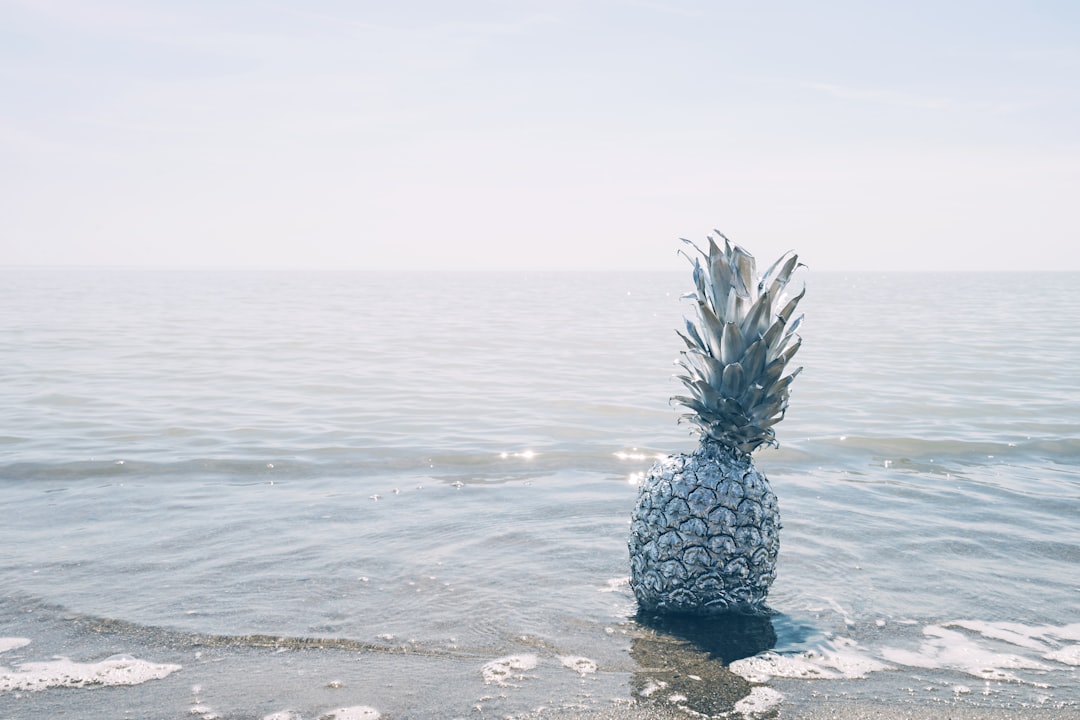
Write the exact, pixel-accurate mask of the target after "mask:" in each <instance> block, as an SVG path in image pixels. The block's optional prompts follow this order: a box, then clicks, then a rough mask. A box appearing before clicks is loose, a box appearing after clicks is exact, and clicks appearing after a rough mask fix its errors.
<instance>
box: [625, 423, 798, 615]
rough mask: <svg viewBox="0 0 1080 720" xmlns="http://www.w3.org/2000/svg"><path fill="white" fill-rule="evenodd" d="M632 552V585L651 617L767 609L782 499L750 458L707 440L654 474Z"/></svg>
mask: <svg viewBox="0 0 1080 720" xmlns="http://www.w3.org/2000/svg"><path fill="white" fill-rule="evenodd" d="M629 550H630V587H631V589H632V590H633V591H634V595H635V596H636V597H637V601H638V604H639V606H640V607H641V609H642V610H644V611H646V612H660V613H684V614H693V615H716V614H721V613H725V612H760V611H763V609H764V603H765V598H766V596H767V595H768V592H769V586H770V585H771V584H772V581H773V579H774V578H775V577H776V557H777V554H778V553H779V550H780V511H779V506H778V504H777V500H776V495H775V494H773V492H772V489H771V488H770V487H769V481H768V479H767V478H766V477H765V475H764V474H763V473H762V472H760V471H759V470H758V469H757V468H755V467H754V464H753V462H752V460H751V457H750V454H749V453H739V452H737V451H735V450H732V449H730V448H724V447H722V446H720V445H719V444H717V443H715V442H711V441H708V440H703V442H702V444H701V445H700V447H699V448H698V449H697V450H696V451H695V452H694V453H691V454H679V455H671V456H668V457H667V458H665V459H664V460H660V461H657V462H656V464H654V465H653V466H652V468H651V469H650V470H649V472H648V474H647V475H646V477H645V480H644V481H643V482H642V484H641V485H640V487H639V488H638V500H637V506H636V507H635V509H634V512H633V514H632V515H631V518H630V540H629Z"/></svg>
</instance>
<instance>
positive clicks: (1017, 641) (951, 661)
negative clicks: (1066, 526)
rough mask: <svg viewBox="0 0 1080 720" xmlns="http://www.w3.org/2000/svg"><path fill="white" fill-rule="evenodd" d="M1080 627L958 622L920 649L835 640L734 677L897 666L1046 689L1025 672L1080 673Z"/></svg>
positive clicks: (833, 675) (755, 662) (837, 673)
mask: <svg viewBox="0 0 1080 720" xmlns="http://www.w3.org/2000/svg"><path fill="white" fill-rule="evenodd" d="M1078 641H1080V623H1073V624H1069V625H1062V626H1053V625H1023V624H1021V623H1010V622H983V621H978V620H957V621H952V622H945V623H941V624H937V625H927V626H926V627H924V628H923V639H922V640H921V642H920V643H919V645H918V647H915V648H903V647H884V648H875V649H873V650H869V649H866V648H862V647H860V646H859V645H858V643H856V642H855V641H854V640H851V639H849V638H835V639H833V640H832V641H831V642H830V643H828V644H827V645H826V646H825V647H823V648H821V649H818V650H811V651H807V652H802V653H795V654H780V653H776V652H765V653H762V654H760V655H757V656H755V657H751V658H745V659H743V660H737V661H735V662H733V663H732V664H731V671H732V672H734V673H736V674H737V675H740V676H742V677H743V678H745V679H746V680H749V681H750V682H755V683H764V682H767V681H768V680H769V679H770V678H774V677H781V678H797V679H803V680H814V679H822V680H836V679H857V678H863V677H866V676H867V675H868V674H870V673H874V672H880V671H882V670H891V669H893V668H894V667H896V666H903V667H909V668H923V669H927V670H953V671H958V672H961V673H964V674H967V675H970V676H973V677H977V678H979V679H981V680H996V681H1003V682H1018V683H1026V684H1029V685H1034V686H1036V687H1046V686H1045V685H1043V681H1042V680H1044V679H1045V678H1042V679H1040V680H1033V679H1031V678H1024V677H1021V675H1020V674H1019V673H1020V671H1031V672H1035V673H1038V674H1039V675H1040V676H1045V675H1046V673H1047V672H1052V671H1054V670H1059V671H1060V670H1062V669H1064V668H1062V666H1068V667H1070V668H1072V667H1080V644H1077V643H1078Z"/></svg>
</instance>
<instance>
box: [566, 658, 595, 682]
mask: <svg viewBox="0 0 1080 720" xmlns="http://www.w3.org/2000/svg"><path fill="white" fill-rule="evenodd" d="M559 662H561V663H562V664H563V667H567V668H570V669H571V670H573V671H574V672H576V673H578V674H579V675H581V677H585V676H586V675H591V674H592V673H594V672H596V663H595V662H593V661H592V660H590V659H589V658H587V657H579V656H576V655H566V656H563V657H560V658H559Z"/></svg>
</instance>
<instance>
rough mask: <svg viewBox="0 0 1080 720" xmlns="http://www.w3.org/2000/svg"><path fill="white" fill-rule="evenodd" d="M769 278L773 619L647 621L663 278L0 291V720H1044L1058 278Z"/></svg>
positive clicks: (61, 279) (1052, 701)
mask: <svg viewBox="0 0 1080 720" xmlns="http://www.w3.org/2000/svg"><path fill="white" fill-rule="evenodd" d="M799 276H802V277H801V278H800V279H801V281H803V282H805V284H806V287H807V295H806V298H805V299H804V301H803V303H802V305H801V310H802V311H803V312H805V314H806V320H805V322H804V324H803V326H802V329H801V335H802V336H803V339H804V342H803V347H802V349H801V350H800V351H799V354H798V355H797V356H796V362H795V364H796V365H802V366H803V367H804V368H805V369H804V371H803V372H802V374H801V375H800V376H799V377H798V379H797V380H796V381H795V383H794V385H793V390H792V396H791V403H790V406H789V409H788V412H787V416H786V418H785V420H784V421H783V422H782V423H781V424H780V425H778V426H777V438H778V440H779V447H777V448H768V449H762V450H760V451H759V452H757V453H756V454H755V462H756V464H757V466H758V467H759V468H760V469H761V470H763V471H764V472H765V473H766V474H767V475H768V477H769V479H770V482H771V483H772V487H773V490H774V491H775V493H776V494H777V496H778V498H779V502H780V510H781V515H782V519H783V524H784V527H783V530H782V532H781V536H780V537H781V550H780V557H779V564H778V569H777V580H776V582H775V584H774V585H773V588H772V592H771V593H770V596H769V607H770V608H771V610H772V614H771V615H769V616H768V617H766V618H757V619H749V618H742V619H739V618H735V619H730V620H725V621H719V622H711V623H702V622H698V623H689V622H685V623H684V622H677V621H675V620H672V621H670V622H665V621H660V622H658V621H656V620H651V619H648V618H644V617H639V616H638V614H637V608H636V603H635V600H634V597H633V594H632V592H631V591H630V589H629V587H628V584H627V578H628V575H629V570H628V557H627V548H626V542H627V536H628V531H629V517H630V513H631V510H632V508H633V506H634V503H635V499H636V486H637V482H638V481H639V480H640V478H641V477H642V474H643V473H644V472H645V471H646V470H647V469H648V468H649V466H650V465H651V464H652V463H653V462H654V461H655V459H656V458H657V457H662V456H665V455H667V454H669V453H676V452H688V451H690V450H692V449H693V448H694V446H695V443H696V441H695V439H694V438H693V437H692V436H691V435H690V430H689V427H688V426H686V425H679V424H678V423H677V422H676V419H677V415H678V412H679V411H678V410H677V409H675V408H673V407H672V406H671V405H670V404H669V397H670V396H671V395H673V394H677V393H678V391H679V385H678V381H677V380H675V379H673V374H674V372H675V367H674V365H673V361H674V359H675V358H676V356H677V354H678V351H679V350H680V349H681V348H682V344H681V341H680V340H679V338H678V337H677V336H676V334H675V332H674V330H675V329H676V328H678V327H681V323H682V318H683V317H684V316H688V315H689V314H690V313H691V311H692V308H691V306H690V304H689V301H686V300H680V295H681V294H682V293H684V292H686V291H688V290H690V289H691V287H690V277H689V272H686V273H627V274H619V273H527V272H518V273H509V272H508V273H476V274H470V273H426V274H425V273H405V272H401V273H383V274H379V273H350V272H329V271H327V272H291V271H289V272H287V271H280V272H278V271H225V270H222V271H199V270H184V271H181V270H176V271H171V270H135V269H78V268H58V269H42V268H6V269H0V497H2V508H3V510H2V518H3V519H2V521H0V717H2V718H5V719H6V720H21V719H24V718H25V719H30V718H35V719H36V718H45V717H49V718H51V717H80V718H121V717H139V718H196V719H199V718H201V719H202V720H211V718H255V719H257V720H300V719H301V718H304V719H311V718H330V717H336V718H338V720H352V719H354V718H369V719H370V718H376V717H383V718H458V717H460V718H466V717H468V718H472V717H500V718H504V717H585V716H590V715H596V716H597V717H599V716H611V717H638V716H641V717H646V716H648V717H688V716H693V715H694V713H697V714H698V716H701V715H706V716H707V715H714V716H715V715H722V716H724V717H728V718H739V719H741V718H753V717H780V718H788V717H811V716H815V713H817V714H820V713H825V712H828V713H840V715H839V716H840V717H844V715H843V713H844V712H845V711H850V712H852V713H855V712H866V711H867V708H869V709H871V710H873V709H875V708H876V709H879V710H881V711H882V712H887V711H888V712H892V711H895V710H897V709H899V710H900V711H902V712H905V713H908V714H907V715H904V717H942V716H945V715H946V714H947V715H950V716H955V717H982V716H983V715H984V714H985V715H986V716H993V717H999V716H1000V717H1013V716H1021V717H1044V716H1045V717H1075V716H1076V714H1078V713H1080V569H1078V568H1080V332H1077V330H1076V317H1078V316H1080V275H1078V274H1070V273H1042V274H1025V273H1005V274H948V273H930V272H928V273H913V274H900V273H884V274H883V273H859V274H837V273H831V274H830V273H822V272H814V271H812V270H810V271H807V270H801V271H800V272H799V273H798V274H797V275H796V277H797V278H799ZM964 713H967V715H964ZM822 716H823V717H824V716H825V715H822ZM828 716H829V717H831V716H832V715H828ZM882 717H884V715H883V716H882Z"/></svg>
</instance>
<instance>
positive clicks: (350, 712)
mask: <svg viewBox="0 0 1080 720" xmlns="http://www.w3.org/2000/svg"><path fill="white" fill-rule="evenodd" d="M380 717H381V715H380V714H379V711H378V710H376V709H375V708H373V707H368V706H367V705H356V706H354V707H343V708H338V709H337V710H331V711H330V712H325V713H323V714H322V715H320V716H319V720H378V718H380Z"/></svg>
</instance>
